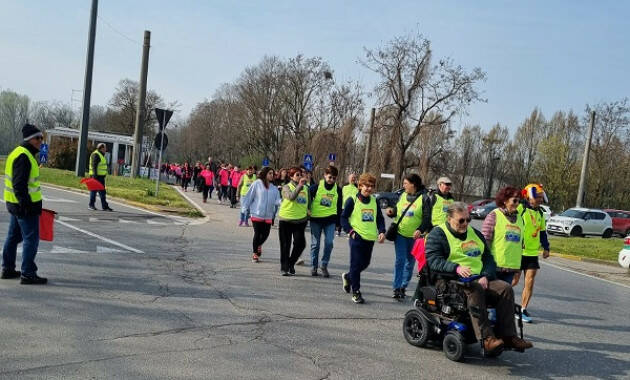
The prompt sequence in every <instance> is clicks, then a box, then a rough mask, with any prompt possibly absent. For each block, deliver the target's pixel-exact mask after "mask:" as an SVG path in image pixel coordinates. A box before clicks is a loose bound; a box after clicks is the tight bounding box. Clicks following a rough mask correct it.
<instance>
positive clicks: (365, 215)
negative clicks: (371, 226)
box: [361, 208, 374, 222]
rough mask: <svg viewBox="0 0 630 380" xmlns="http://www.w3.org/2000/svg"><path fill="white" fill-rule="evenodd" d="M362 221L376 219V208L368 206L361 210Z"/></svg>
mask: <svg viewBox="0 0 630 380" xmlns="http://www.w3.org/2000/svg"><path fill="white" fill-rule="evenodd" d="M361 221H362V222H373V221H374V210H372V209H369V208H366V209H363V210H361Z"/></svg>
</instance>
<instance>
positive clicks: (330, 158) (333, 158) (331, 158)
mask: <svg viewBox="0 0 630 380" xmlns="http://www.w3.org/2000/svg"><path fill="white" fill-rule="evenodd" d="M328 161H332V162H335V161H337V154H336V153H330V154H329V155H328Z"/></svg>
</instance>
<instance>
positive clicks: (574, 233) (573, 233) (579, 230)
mask: <svg viewBox="0 0 630 380" xmlns="http://www.w3.org/2000/svg"><path fill="white" fill-rule="evenodd" d="M571 236H573V237H578V236H579V237H583V236H584V235H582V227H580V226H575V227H573V229H572V230H571Z"/></svg>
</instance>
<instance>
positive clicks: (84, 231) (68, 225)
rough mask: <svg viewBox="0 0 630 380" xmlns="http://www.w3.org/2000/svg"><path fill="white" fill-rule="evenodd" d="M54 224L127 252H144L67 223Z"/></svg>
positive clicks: (59, 221) (58, 221)
mask: <svg viewBox="0 0 630 380" xmlns="http://www.w3.org/2000/svg"><path fill="white" fill-rule="evenodd" d="M56 222H57V223H59V224H61V225H62V226H66V227H68V228H71V229H73V230H75V231H79V232H81V233H84V234H86V235H88V236H92V237H95V238H97V239H99V240H102V241H104V242H106V243H109V244H111V245H115V246H117V247H120V248H123V249H126V250H128V251H131V252H135V253H144V252H142V251H141V250H139V249H136V248H133V247H130V246H128V245H126V244H123V243H119V242H117V241H115V240H112V239H108V238H106V237H104V236H101V235H98V234H95V233H94V232H90V231H86V230H84V229H81V228H79V227H75V226H73V225H72V224H68V223H66V222H63V221H61V220H57V221H56Z"/></svg>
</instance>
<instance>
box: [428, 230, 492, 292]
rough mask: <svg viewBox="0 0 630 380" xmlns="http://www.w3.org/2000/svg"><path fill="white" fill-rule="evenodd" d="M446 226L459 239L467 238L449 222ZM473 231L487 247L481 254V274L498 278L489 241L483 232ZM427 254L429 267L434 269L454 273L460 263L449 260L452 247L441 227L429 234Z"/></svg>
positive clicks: (490, 277) (489, 277)
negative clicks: (452, 227)
mask: <svg viewBox="0 0 630 380" xmlns="http://www.w3.org/2000/svg"><path fill="white" fill-rule="evenodd" d="M446 228H448V229H449V232H450V233H452V234H453V236H455V237H456V238H457V239H459V240H462V241H463V240H464V239H466V234H460V233H457V232H455V231H453V230H452V229H451V227H450V226H449V225H448V224H447V225H446ZM473 231H475V233H476V234H477V236H478V237H479V239H481V241H482V242H483V244H484V248H485V249H484V251H483V255H482V256H481V261H482V262H483V267H482V268H481V275H482V276H486V277H487V278H488V280H490V281H491V280H494V279H495V278H496V269H497V264H496V263H495V262H494V257H492V253H491V252H490V247H488V243H487V242H486V239H484V237H483V235H482V234H481V232H479V231H477V230H475V229H474V228H473ZM425 254H426V257H427V263H429V268H430V269H431V270H432V271H436V272H449V273H454V272H455V270H456V269H457V266H458V264H456V263H454V262H451V261H448V260H447V259H448V256H449V255H450V254H451V248H450V246H449V245H448V240H447V238H446V235H445V234H444V231H442V229H441V228H434V229H432V230H431V232H430V233H429V236H427V239H426V243H425Z"/></svg>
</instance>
